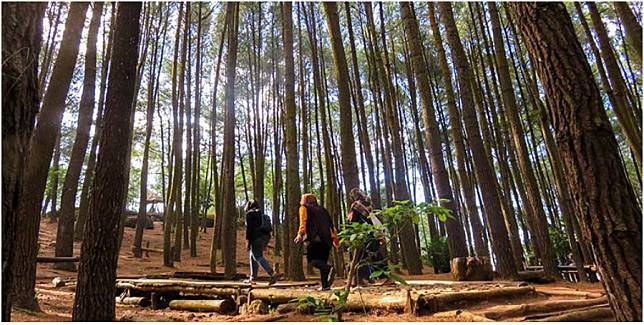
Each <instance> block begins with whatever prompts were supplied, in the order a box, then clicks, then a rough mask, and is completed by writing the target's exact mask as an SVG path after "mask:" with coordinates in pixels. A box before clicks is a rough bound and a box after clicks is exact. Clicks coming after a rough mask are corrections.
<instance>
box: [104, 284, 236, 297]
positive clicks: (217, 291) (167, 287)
mask: <svg viewBox="0 0 644 325" xmlns="http://www.w3.org/2000/svg"><path fill="white" fill-rule="evenodd" d="M143 281H145V282H143ZM162 281H163V282H162ZM116 287H117V288H118V289H133V290H138V291H143V292H156V293H168V292H174V293H187V294H194V295H199V294H202V295H216V296H221V297H226V298H229V297H236V296H238V295H239V294H240V291H239V290H240V287H239V286H213V285H207V284H206V285H204V284H203V283H200V282H190V281H183V282H176V281H170V280H165V279H159V280H151V279H138V280H122V281H117V282H116Z"/></svg>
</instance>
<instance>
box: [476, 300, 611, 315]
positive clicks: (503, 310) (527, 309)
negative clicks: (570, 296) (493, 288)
mask: <svg viewBox="0 0 644 325" xmlns="http://www.w3.org/2000/svg"><path fill="white" fill-rule="evenodd" d="M607 302H608V298H607V297H600V298H595V299H586V300H554V301H540V302H535V303H529V304H522V305H511V306H499V307H495V308H493V309H492V310H489V311H486V312H485V313H483V315H484V316H485V317H487V318H491V319H497V320H498V319H503V318H510V317H517V316H525V315H528V314H534V313H544V312H551V311H558V310H566V309H573V308H579V307H587V306H594V305H602V304H605V303H607Z"/></svg>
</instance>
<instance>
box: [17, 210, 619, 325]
mask: <svg viewBox="0 0 644 325" xmlns="http://www.w3.org/2000/svg"><path fill="white" fill-rule="evenodd" d="M56 226H57V224H53V223H49V220H46V221H43V222H42V223H41V228H40V237H39V244H40V253H39V255H41V256H54V249H55V239H56ZM212 231H213V229H212V228H209V229H208V232H207V233H206V234H203V233H201V234H200V236H199V239H198V241H197V253H198V256H197V257H190V253H189V250H185V251H184V253H183V254H182V259H181V262H175V264H174V265H175V266H174V267H164V266H163V256H162V254H161V253H157V252H150V253H149V257H145V255H144V257H143V258H140V259H137V258H135V257H134V256H133V253H132V244H133V240H134V229H132V228H125V234H124V239H123V245H122V248H121V251H120V256H119V262H118V270H117V276H118V277H133V276H144V275H151V274H171V273H173V272H177V271H184V272H208V271H209V266H208V265H209V252H210V243H211V236H212ZM148 241H149V248H152V249H159V250H162V249H163V230H162V229H161V224H160V223H159V222H155V223H154V229H152V230H145V234H144V246H145V245H146V242H148ZM269 245H270V247H272V241H271V244H269ZM236 251H237V260H238V261H239V262H238V264H237V271H238V273H246V274H247V273H248V258H247V254H248V253H247V251H246V245H245V240H244V237H243V232H238V245H237V249H236ZM272 253H273V251H272V249H271V248H269V250H268V252H267V254H266V257H267V259H268V260H269V262H271V264H272V263H273V262H274V261H276V258H275V256H273V254H272ZM79 254H80V243H79V242H75V243H74V255H75V256H78V255H79ZM278 259H280V260H281V258H278ZM220 263H221V262H220ZM305 263H306V262H305ZM305 266H306V265H305ZM222 269H223V267H221V264H220V265H219V266H218V270H220V271H221V270H222ZM424 273H425V274H424V275H421V276H405V278H406V279H407V280H422V281H419V282H432V281H431V280H435V282H436V283H438V287H437V285H436V284H435V285H434V286H433V287H431V290H436V289H435V288H440V290H443V291H446V292H455V291H458V290H460V289H458V288H461V287H465V288H466V289H465V290H473V289H471V288H470V287H472V286H476V284H472V285H463V283H454V284H453V285H450V284H449V282H444V281H450V280H451V277H450V275H449V274H431V273H432V272H431V270H430V269H429V268H427V269H426V270H425V272H424ZM261 275H263V271H260V276H261ZM75 276H76V273H75V272H66V271H59V270H55V269H53V268H52V264H38V269H37V276H36V295H37V298H38V301H39V303H40V308H41V309H42V312H31V311H25V310H18V309H14V311H13V314H12V320H13V321H41V322H42V321H46V322H50V321H71V313H72V305H73V300H74V290H75ZM55 277H60V278H62V279H67V280H68V281H69V283H67V284H66V285H65V286H62V287H59V288H56V287H55V286H54V284H53V283H52V279H54V278H55ZM307 278H308V279H311V280H315V279H316V278H315V275H309V276H308V277H307ZM240 281H241V280H240ZM282 282H284V281H282ZM343 282H344V281H342V280H340V279H337V280H336V281H335V283H334V287H335V286H341V285H343ZM446 283H447V284H446ZM258 284H262V283H261V282H258ZM487 285H489V283H488V284H487ZM530 286H532V287H534V288H535V289H536V291H537V292H539V291H540V290H545V291H548V290H550V291H552V290H555V291H560V290H563V291H566V292H571V291H581V292H588V293H593V294H598V293H602V294H603V293H604V289H603V287H602V286H601V284H600V283H590V284H587V283H570V282H563V281H558V282H555V283H549V284H530ZM394 289H397V288H394ZM424 289H425V290H427V289H428V287H426V288H424ZM303 290H306V289H303ZM367 290H370V291H375V292H378V290H387V289H386V288H385V287H384V286H383V287H373V288H372V287H368V288H367ZM419 290H420V289H419ZM578 299H584V298H583V297H580V296H579V295H569V296H566V295H556V296H550V295H546V294H542V293H536V294H531V295H525V296H521V295H520V296H511V297H507V298H505V297H501V298H499V299H493V301H492V300H490V301H487V300H483V301H478V302H477V303H476V304H475V305H474V306H468V309H467V311H469V312H472V313H476V314H477V315H479V314H480V315H483V314H485V313H486V312H488V311H490V310H496V309H498V308H506V307H510V306H511V305H521V304H532V303H538V304H540V303H542V302H544V301H561V300H578ZM500 306H501V307H500ZM116 315H117V319H118V320H122V321H221V322H228V321H249V320H251V321H254V320H257V318H256V317H257V316H250V315H235V316H227V315H220V314H216V313H212V312H190V311H177V310H170V309H169V308H166V309H163V310H153V309H151V308H142V307H138V306H126V305H121V304H117V307H116ZM437 315H438V314H436V315H434V314H432V315H422V314H421V315H410V314H405V313H395V312H384V311H382V310H373V311H368V312H366V313H365V312H351V313H346V314H344V315H343V320H345V321H356V322H358V321H377V322H381V321H382V322H414V321H463V320H467V319H464V318H462V317H459V316H449V315H447V316H446V315H441V316H442V317H437ZM610 319H611V317H610V316H608V317H604V318H599V319H597V320H610ZM282 320H283V321H294V322H296V321H319V320H320V318H319V316H315V315H304V314H296V313H289V314H288V315H287V317H286V318H284V319H282ZM503 320H507V321H517V320H522V319H521V318H520V317H514V318H506V319H503Z"/></svg>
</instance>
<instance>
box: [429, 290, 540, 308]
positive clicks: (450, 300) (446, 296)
mask: <svg viewBox="0 0 644 325" xmlns="http://www.w3.org/2000/svg"><path fill="white" fill-rule="evenodd" d="M533 292H534V288H533V287H529V286H526V287H514V288H512V287H511V288H499V289H491V290H479V291H463V292H452V293H442V294H437V295H424V294H420V295H419V296H418V300H417V303H416V304H417V306H416V309H417V310H423V311H427V312H430V313H436V312H439V311H445V310H450V309H455V308H458V307H459V306H460V305H463V304H467V303H471V302H476V303H480V302H481V301H484V300H493V299H498V298H508V297H513V296H520V295H527V294H530V293H533Z"/></svg>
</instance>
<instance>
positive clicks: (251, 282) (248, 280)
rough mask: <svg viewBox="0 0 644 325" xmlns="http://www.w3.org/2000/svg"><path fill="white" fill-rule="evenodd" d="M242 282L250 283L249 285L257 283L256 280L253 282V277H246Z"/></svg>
mask: <svg viewBox="0 0 644 325" xmlns="http://www.w3.org/2000/svg"><path fill="white" fill-rule="evenodd" d="M244 284H251V285H253V284H257V283H256V282H255V280H253V279H246V280H244Z"/></svg>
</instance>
